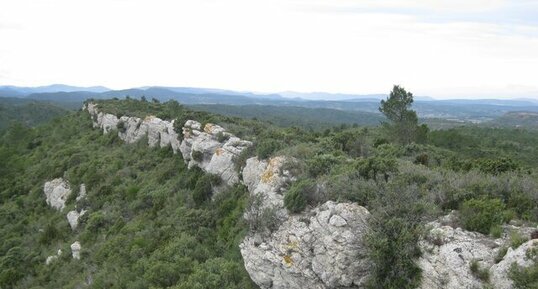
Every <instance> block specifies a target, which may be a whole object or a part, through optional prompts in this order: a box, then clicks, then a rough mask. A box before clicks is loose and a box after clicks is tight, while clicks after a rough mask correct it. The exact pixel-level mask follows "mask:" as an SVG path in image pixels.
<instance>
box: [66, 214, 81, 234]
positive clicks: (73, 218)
mask: <svg viewBox="0 0 538 289" xmlns="http://www.w3.org/2000/svg"><path fill="white" fill-rule="evenodd" d="M84 214H86V210H81V211H80V213H79V212H78V211H76V210H73V211H69V213H67V222H69V226H71V230H73V231H74V230H75V229H76V228H77V227H78V219H79V218H80V217H82V216H84Z"/></svg>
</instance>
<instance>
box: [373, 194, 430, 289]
mask: <svg viewBox="0 0 538 289" xmlns="http://www.w3.org/2000/svg"><path fill="white" fill-rule="evenodd" d="M374 203H375V211H373V213H372V216H371V217H370V222H369V223H370V232H369V233H368V235H367V236H366V244H367V246H368V255H369V256H368V257H369V259H370V261H371V262H372V271H371V272H372V275H371V277H370V280H369V281H368V284H367V288H379V289H381V288H383V289H385V288H391V289H392V288H393V289H396V288H415V287H417V286H418V285H419V284H420V280H421V275H420V273H421V270H420V268H419V267H418V265H417V264H416V263H415V262H416V260H417V259H418V258H419V257H420V254H421V252H420V249H419V247H418V241H419V239H420V237H421V235H422V225H421V224H422V222H423V218H425V216H427V215H428V211H429V205H428V204H427V203H425V202H424V201H422V200H420V199H419V197H418V196H417V194H416V192H415V191H414V190H412V189H402V186H396V187H394V188H388V190H387V191H385V192H383V193H381V194H380V195H378V196H377V199H376V200H375V201H374Z"/></svg>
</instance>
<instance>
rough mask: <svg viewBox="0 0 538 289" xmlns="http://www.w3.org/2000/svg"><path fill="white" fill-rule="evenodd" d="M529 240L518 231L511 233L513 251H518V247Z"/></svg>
mask: <svg viewBox="0 0 538 289" xmlns="http://www.w3.org/2000/svg"><path fill="white" fill-rule="evenodd" d="M528 240H529V239H528V238H526V237H524V236H522V235H521V234H519V233H518V232H517V231H513V232H511V233H510V247H512V249H517V247H519V246H521V245H522V244H523V243H525V242H527V241H528Z"/></svg>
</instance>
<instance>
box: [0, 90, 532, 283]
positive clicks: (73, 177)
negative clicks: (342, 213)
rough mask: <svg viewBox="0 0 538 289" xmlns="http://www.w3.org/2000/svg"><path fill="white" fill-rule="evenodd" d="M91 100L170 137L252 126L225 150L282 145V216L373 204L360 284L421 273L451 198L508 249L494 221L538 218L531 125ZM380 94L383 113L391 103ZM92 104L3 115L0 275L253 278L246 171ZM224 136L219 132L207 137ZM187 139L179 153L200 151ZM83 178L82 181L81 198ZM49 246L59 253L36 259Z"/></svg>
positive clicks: (269, 153)
mask: <svg viewBox="0 0 538 289" xmlns="http://www.w3.org/2000/svg"><path fill="white" fill-rule="evenodd" d="M94 102H95V104H96V106H97V107H99V110H100V111H103V112H106V113H109V114H113V115H116V116H118V118H119V117H120V116H137V117H140V118H142V119H144V118H146V119H148V118H147V117H148V116H150V115H151V116H154V117H158V118H160V119H165V120H174V121H175V122H174V128H175V129H174V130H175V131H176V132H177V133H178V134H179V135H180V138H183V137H187V136H188V135H189V134H190V133H193V134H194V132H193V131H192V130H189V129H186V128H185V127H183V126H184V125H185V123H186V121H187V120H196V121H198V122H200V123H201V124H203V126H202V127H204V129H201V130H205V127H207V124H208V123H212V124H217V125H220V126H222V127H224V128H226V130H227V131H228V132H231V133H233V134H234V135H235V136H237V137H240V138H242V139H244V140H248V141H252V142H253V146H252V147H250V148H249V149H246V150H244V151H243V152H242V153H241V155H240V156H239V157H237V158H234V159H233V161H234V163H235V164H236V168H237V170H238V171H241V169H242V168H244V167H245V162H246V160H247V159H248V158H250V157H253V156H257V157H258V158H259V159H260V160H264V159H270V160H271V161H269V164H271V162H272V160H274V158H272V157H275V156H284V158H285V159H288V160H290V161H288V162H286V163H285V165H284V169H283V170H282V172H283V171H286V172H287V173H289V174H290V175H292V176H293V178H292V179H293V181H290V182H289V183H286V184H285V185H284V189H285V190H283V192H282V194H283V200H284V205H285V209H286V210H287V214H289V216H290V218H291V217H293V216H299V217H300V218H299V219H304V218H307V217H308V214H309V213H310V212H314V209H315V208H318V207H319V206H320V205H321V204H325V203H326V202H327V201H335V202H346V203H348V204H355V205H360V206H363V207H364V208H366V209H367V210H368V211H369V212H370V213H371V216H372V217H370V218H369V219H368V226H369V229H368V230H367V233H366V235H365V236H364V240H365V245H364V246H365V248H367V252H368V253H367V256H366V257H365V258H366V260H367V262H366V263H368V264H369V265H368V268H367V273H368V274H367V276H366V277H365V280H366V279H367V281H365V283H364V286H366V287H368V288H416V287H420V286H424V285H421V284H425V283H421V282H423V281H424V279H425V278H424V277H423V276H425V275H428V274H431V272H430V271H431V270H430V271H428V268H426V269H425V268H424V267H421V265H420V263H419V262H417V260H418V259H419V258H420V257H421V256H422V255H423V254H430V253H431V252H429V251H425V250H424V248H423V247H421V246H420V245H419V244H420V241H421V240H422V239H423V238H425V237H427V236H429V235H428V234H429V233H427V232H428V226H427V224H428V223H429V222H431V221H433V220H436V219H438V218H439V217H441V216H444V215H447V214H449V213H450V212H451V211H452V210H457V211H458V212H459V213H456V214H458V216H459V217H458V221H457V222H456V223H454V224H452V225H454V226H459V227H461V228H463V229H465V230H468V231H474V232H479V233H481V234H483V235H480V236H484V238H493V237H495V238H498V237H502V238H505V239H506V238H512V239H513V242H514V243H513V248H514V249H516V248H517V247H518V246H519V245H521V244H523V243H525V242H526V241H527V239H529V238H530V237H531V236H528V235H517V234H516V233H517V232H515V233H513V237H510V236H511V235H510V231H508V230H509V229H507V227H506V226H507V225H506V224H507V223H510V222H511V223H512V224H517V225H518V226H521V227H534V228H535V227H536V222H537V221H538V175H537V167H536V164H537V163H536V158H537V155H538V153H537V151H536V145H535V144H536V141H537V140H538V134H537V133H536V132H533V131H526V130H513V129H485V128H478V127H474V128H464V127H462V128H453V129H450V130H443V131H428V129H427V127H425V126H417V116H416V114H414V112H412V113H411V112H409V111H407V110H405V107H404V110H402V111H403V112H404V113H405V117H406V119H407V120H408V123H403V124H401V126H399V125H400V124H396V123H395V124H390V123H386V124H385V125H384V126H379V127H352V126H337V127H333V128H328V129H325V130H323V131H310V130H307V129H302V128H298V127H285V128H283V127H279V126H276V125H271V124H268V123H267V122H263V121H260V120H252V119H240V118H234V117H229V116H220V115H216V114H211V113H205V112H198V111H192V110H190V109H187V108H185V107H184V106H182V105H180V104H178V103H177V102H175V101H169V102H166V103H162V104H161V103H158V101H154V102H148V101H145V100H142V101H140V100H134V99H126V100H106V101H103V100H101V101H94ZM387 103H388V101H387ZM382 105H383V104H382ZM382 107H384V106H382ZM384 109H385V111H387V114H388V115H389V116H390V114H389V113H388V112H390V111H391V110H390V109H391V107H388V106H387V107H384ZM101 117H103V116H101ZM95 118H96V117H94V116H92V117H91V116H90V114H89V113H88V112H87V111H78V112H76V113H73V114H67V115H65V116H63V117H61V118H57V119H54V120H52V121H50V122H48V123H46V124H43V125H40V126H37V127H35V128H31V127H27V126H24V125H19V126H13V127H11V128H10V129H8V130H7V131H6V132H5V133H4V134H3V135H2V137H1V139H0V203H1V204H0V215H1V216H2V218H1V219H0V222H1V227H0V230H1V232H0V244H2V246H1V247H0V256H2V257H1V259H0V269H1V270H0V271H1V273H0V287H2V288H77V287H78V286H80V287H85V286H86V287H89V288H257V285H256V284H254V283H253V282H252V281H251V279H250V277H249V273H250V272H249V273H247V271H246V270H245V264H244V256H243V257H242V255H241V253H240V250H239V244H240V243H241V242H242V240H243V238H244V237H245V236H247V235H249V236H255V235H256V234H258V233H259V234H260V236H262V237H260V238H262V240H264V241H267V240H269V239H270V238H271V237H274V235H271V232H275V230H276V228H278V226H279V221H278V218H277V217H276V216H275V215H274V213H275V212H272V211H263V214H262V213H260V216H261V217H260V218H261V219H260V218H259V219H249V220H248V221H246V220H245V219H244V212H246V211H248V212H252V209H253V208H256V200H255V198H252V197H251V196H249V192H248V190H247V188H246V187H245V186H244V185H242V184H240V183H239V184H235V185H233V186H223V185H222V183H220V181H219V179H217V178H215V176H212V175H210V174H208V173H205V172H203V171H202V170H200V169H198V168H197V167H192V168H191V169H187V165H186V164H185V162H184V159H183V157H182V154H179V153H178V154H174V153H173V151H172V148H149V147H148V145H147V143H148V139H147V137H145V138H142V139H141V140H139V141H137V142H135V143H132V144H126V143H124V142H123V141H122V140H121V139H120V138H119V137H118V132H120V133H122V132H124V130H126V129H127V128H126V127H125V126H126V123H125V122H123V121H122V120H121V118H120V121H119V122H117V124H116V125H115V126H114V127H112V128H110V129H111V132H109V133H107V134H103V131H102V130H101V129H99V128H93V127H92V122H94V123H95V122H96V121H97V119H95ZM389 119H391V118H390V117H389ZM148 121H149V120H148ZM413 121H414V122H413ZM391 125H392V126H391ZM209 127H211V125H210V126H209ZM106 129H108V127H107V128H106ZM185 132H186V133H185ZM196 133H200V132H196ZM228 137H229V136H228ZM226 138H227V136H226V135H225V134H223V133H221V134H220V135H219V134H217V139H220V140H219V141H225V140H226ZM198 154H199V152H198V151H193V152H192V153H191V157H192V158H194V159H198V161H202V158H203V156H202V155H198ZM215 154H218V152H216V153H215ZM60 177H61V178H64V179H66V180H68V181H69V183H70V186H71V189H72V190H73V191H74V194H72V195H71V196H70V197H69V198H68V200H67V202H66V208H65V210H63V211H62V212H59V211H57V210H54V209H52V208H50V207H49V206H48V205H47V204H46V201H45V195H44V193H43V186H44V183H45V182H47V181H50V180H52V179H55V178H60ZM264 177H268V176H265V175H264ZM269 177H270V176H269ZM81 184H84V185H85V187H86V190H87V197H86V199H84V200H82V201H77V200H76V199H75V198H76V196H77V193H78V190H79V189H78V188H79V187H80V185H81ZM216 188H218V189H216ZM75 207H77V209H80V208H84V209H86V210H87V211H88V212H87V213H86V214H84V215H83V216H82V217H81V218H80V224H79V226H78V227H77V228H76V229H75V230H73V231H72V230H71V228H70V226H69V223H68V221H67V219H66V215H65V213H66V212H67V211H69V210H72V209H75ZM305 223H306V221H305ZM267 232H269V233H267ZM518 232H519V231H518ZM262 233H263V234H262ZM264 234H265V235H264ZM507 234H508V237H507ZM488 236H489V237H488ZM75 241H80V243H81V244H82V250H81V257H80V260H77V259H73V258H72V257H71V254H70V253H71V249H70V248H69V245H70V244H72V243H73V242H75ZM432 242H436V244H437V245H438V246H442V245H443V242H442V241H439V240H437V241H436V239H434V241H432ZM267 243H268V242H267ZM503 244H504V243H503ZM258 245H259V244H258ZM260 247H262V246H260ZM58 249H61V250H62V252H63V253H62V254H61V255H60V256H59V258H58V259H57V260H56V261H54V262H51V263H50V264H49V265H46V264H45V260H46V259H47V256H51V255H55V254H56V252H57V251H58ZM293 250H295V249H293V248H291V249H290V248H288V251H290V252H291V251H293ZM495 250H501V248H496V249H495ZM506 250H508V248H505V253H506ZM290 254H291V253H290ZM286 256H287V257H286ZM290 256H292V254H291V255H290ZM290 256H288V255H285V256H284V261H282V262H283V263H282V264H283V265H282V267H283V268H284V269H282V270H285V269H286V268H289V267H290V266H292V265H293V262H292V261H291V260H292V259H291V258H292V257H290ZM293 256H294V255H293ZM503 256H504V255H503ZM503 256H500V257H499V258H500V259H499V260H502V258H503ZM532 258H535V257H532ZM533 264H536V263H533ZM476 266H478V267H476ZM476 266H475V267H476V268H474V269H473V268H469V266H466V267H465V269H468V270H471V271H473V270H474V271H473V272H475V273H476V274H477V275H476V276H478V275H479V274H480V273H481V272H482V271H480V270H481V269H480V267H479V265H476ZM344 267H345V266H344ZM250 269H252V268H250ZM510 272H511V273H510V276H511V277H510V278H512V279H513V280H514V282H515V284H516V285H517V286H519V287H517V288H535V287H532V286H535V285H536V282H538V281H537V280H536V272H538V267H537V265H532V266H530V267H529V268H527V269H525V268H519V267H517V266H515V267H514V269H513V270H512V271H510ZM475 273H473V274H475ZM482 273H483V272H482ZM485 274H486V273H483V274H482V275H481V276H482V277H480V278H479V277H476V279H477V280H478V281H477V282H481V283H479V284H489V283H488V282H489V279H488V278H489V277H487V278H486V277H484V276H483V275H485ZM488 274H489V273H488ZM428 276H429V275H428ZM473 276H475V275H473ZM351 285H352V288H356V287H353V286H357V284H351ZM271 286H272V285H271ZM361 286H362V285H361ZM260 287H262V288H269V287H267V285H266V284H265V283H264V284H262V285H261V286H260ZM421 288H424V287H421Z"/></svg>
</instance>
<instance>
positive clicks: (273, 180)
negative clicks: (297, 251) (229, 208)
mask: <svg viewBox="0 0 538 289" xmlns="http://www.w3.org/2000/svg"><path fill="white" fill-rule="evenodd" d="M285 163H286V158H284V157H281V156H278V157H274V158H271V159H269V160H267V161H266V160H261V161H260V160H259V159H258V158H257V157H253V158H249V159H247V161H246V165H245V168H244V169H243V172H242V176H243V183H244V184H245V185H246V186H247V188H248V190H249V192H250V196H251V197H255V198H256V197H257V198H261V206H260V207H258V208H254V209H256V210H261V209H265V208H275V209H276V212H277V217H278V218H279V219H280V220H285V219H287V217H288V213H287V211H286V209H285V208H284V190H285V187H286V185H287V184H289V183H290V182H291V181H293V177H292V176H291V175H290V174H289V172H287V171H284V169H283V166H284V164H285ZM255 213H256V212H250V211H247V212H246V213H245V218H246V219H250V218H251V215H253V214H255Z"/></svg>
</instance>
